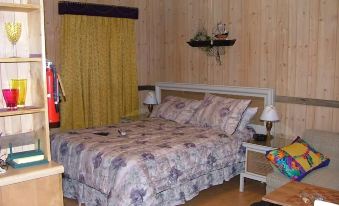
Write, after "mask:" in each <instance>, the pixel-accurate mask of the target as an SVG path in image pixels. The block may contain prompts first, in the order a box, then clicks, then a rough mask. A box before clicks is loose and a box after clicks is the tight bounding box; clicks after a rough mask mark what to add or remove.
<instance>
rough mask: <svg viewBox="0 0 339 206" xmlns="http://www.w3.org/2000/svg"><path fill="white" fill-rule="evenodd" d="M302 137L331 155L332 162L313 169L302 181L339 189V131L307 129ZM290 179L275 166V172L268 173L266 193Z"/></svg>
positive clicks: (328, 155) (319, 149) (322, 151)
mask: <svg viewBox="0 0 339 206" xmlns="http://www.w3.org/2000/svg"><path fill="white" fill-rule="evenodd" d="M302 138H303V139H304V140H305V141H307V142H308V143H309V144H310V145H311V146H313V147H314V148H315V149H316V150H318V151H319V152H321V153H323V154H324V155H326V156H327V157H329V158H330V164H329V165H328V166H327V167H324V168H320V169H317V170H314V171H312V172H311V173H309V174H308V175H307V176H306V177H304V178H303V179H302V180H301V182H305V183H308V184H312V185H317V186H321V187H325V188H330V189H335V190H339V133H333V132H327V131H320V130H306V131H305V132H304V134H303V136H302ZM289 181H290V179H288V178H287V177H285V176H284V175H283V174H281V173H280V171H279V170H278V169H276V168H275V167H273V172H271V173H269V174H268V175H267V182H266V193H269V192H272V191H273V190H275V189H277V188H278V187H281V186H282V185H284V184H286V183H287V182H289Z"/></svg>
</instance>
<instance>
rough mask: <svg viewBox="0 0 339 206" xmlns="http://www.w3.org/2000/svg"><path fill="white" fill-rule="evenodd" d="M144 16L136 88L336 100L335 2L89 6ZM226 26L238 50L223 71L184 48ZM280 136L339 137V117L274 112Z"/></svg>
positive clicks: (120, 0)
mask: <svg viewBox="0 0 339 206" xmlns="http://www.w3.org/2000/svg"><path fill="white" fill-rule="evenodd" d="M57 2H58V1H57V0H45V10H46V14H45V18H46V19H45V22H46V45H47V57H48V58H50V59H52V60H54V61H56V62H57V63H58V62H59V59H58V31H59V28H60V25H59V24H60V21H59V18H60V17H59V16H58V14H57ZM82 2H97V3H105V4H106V3H107V4H115V5H123V6H134V7H138V8H139V12H140V18H139V20H138V21H137V24H136V31H137V52H138V78H139V84H140V85H142V84H153V83H155V82H158V81H173V82H187V83H206V84H218V85H237V86H251V87H270V88H274V89H276V93H277V95H283V96H293V97H308V98H318V99H327V100H339V83H338V82H339V81H338V80H339V16H338V13H339V1H338V0H91V1H89V0H88V1H86V0H83V1H82ZM219 21H222V22H224V23H226V25H227V28H228V30H229V32H230V38H236V39H237V42H236V43H235V45H234V46H233V47H226V54H225V55H224V56H222V57H221V59H222V61H223V64H222V65H221V66H219V65H218V64H217V63H216V61H215V59H214V58H213V57H207V56H206V54H205V53H204V52H202V51H200V50H199V49H197V48H192V47H189V46H188V45H187V44H186V41H188V40H189V39H190V38H192V37H193V35H194V34H195V33H196V31H197V30H198V29H199V28H201V27H205V28H206V29H207V31H208V32H209V33H211V32H212V28H213V27H214V26H215V25H216V23H217V22H219ZM277 106H278V109H279V112H280V114H281V121H280V123H278V124H276V126H277V131H278V132H279V133H286V134H298V135H300V134H301V133H302V131H304V129H305V128H315V129H323V130H330V131H338V132H339V109H333V108H325V107H315V106H304V105H293V104H284V103H278V104H277Z"/></svg>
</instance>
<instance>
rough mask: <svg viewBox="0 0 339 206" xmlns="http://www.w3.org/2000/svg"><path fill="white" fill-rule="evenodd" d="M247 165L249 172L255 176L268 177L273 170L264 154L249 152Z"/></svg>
mask: <svg viewBox="0 0 339 206" xmlns="http://www.w3.org/2000/svg"><path fill="white" fill-rule="evenodd" d="M246 163H247V172H251V173H254V174H258V175H263V176H266V175H267V174H268V173H270V172H272V170H273V169H272V167H271V165H270V163H269V162H268V161H267V159H266V157H265V154H263V153H259V152H253V151H250V150H248V151H247V161H246Z"/></svg>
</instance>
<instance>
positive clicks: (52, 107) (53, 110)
mask: <svg viewBox="0 0 339 206" xmlns="http://www.w3.org/2000/svg"><path fill="white" fill-rule="evenodd" d="M46 64H47V65H46V82H47V104H48V119H49V126H50V127H51V128H55V127H60V105H59V102H60V98H59V82H58V81H59V80H58V75H57V72H56V68H55V66H54V65H53V63H52V62H50V61H47V62H46Z"/></svg>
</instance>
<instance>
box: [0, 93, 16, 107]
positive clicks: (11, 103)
mask: <svg viewBox="0 0 339 206" xmlns="http://www.w3.org/2000/svg"><path fill="white" fill-rule="evenodd" d="M2 95H3V96H4V99H5V102H6V107H7V109H8V110H16V109H17V105H18V98H19V90H18V89H3V90H2Z"/></svg>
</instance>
